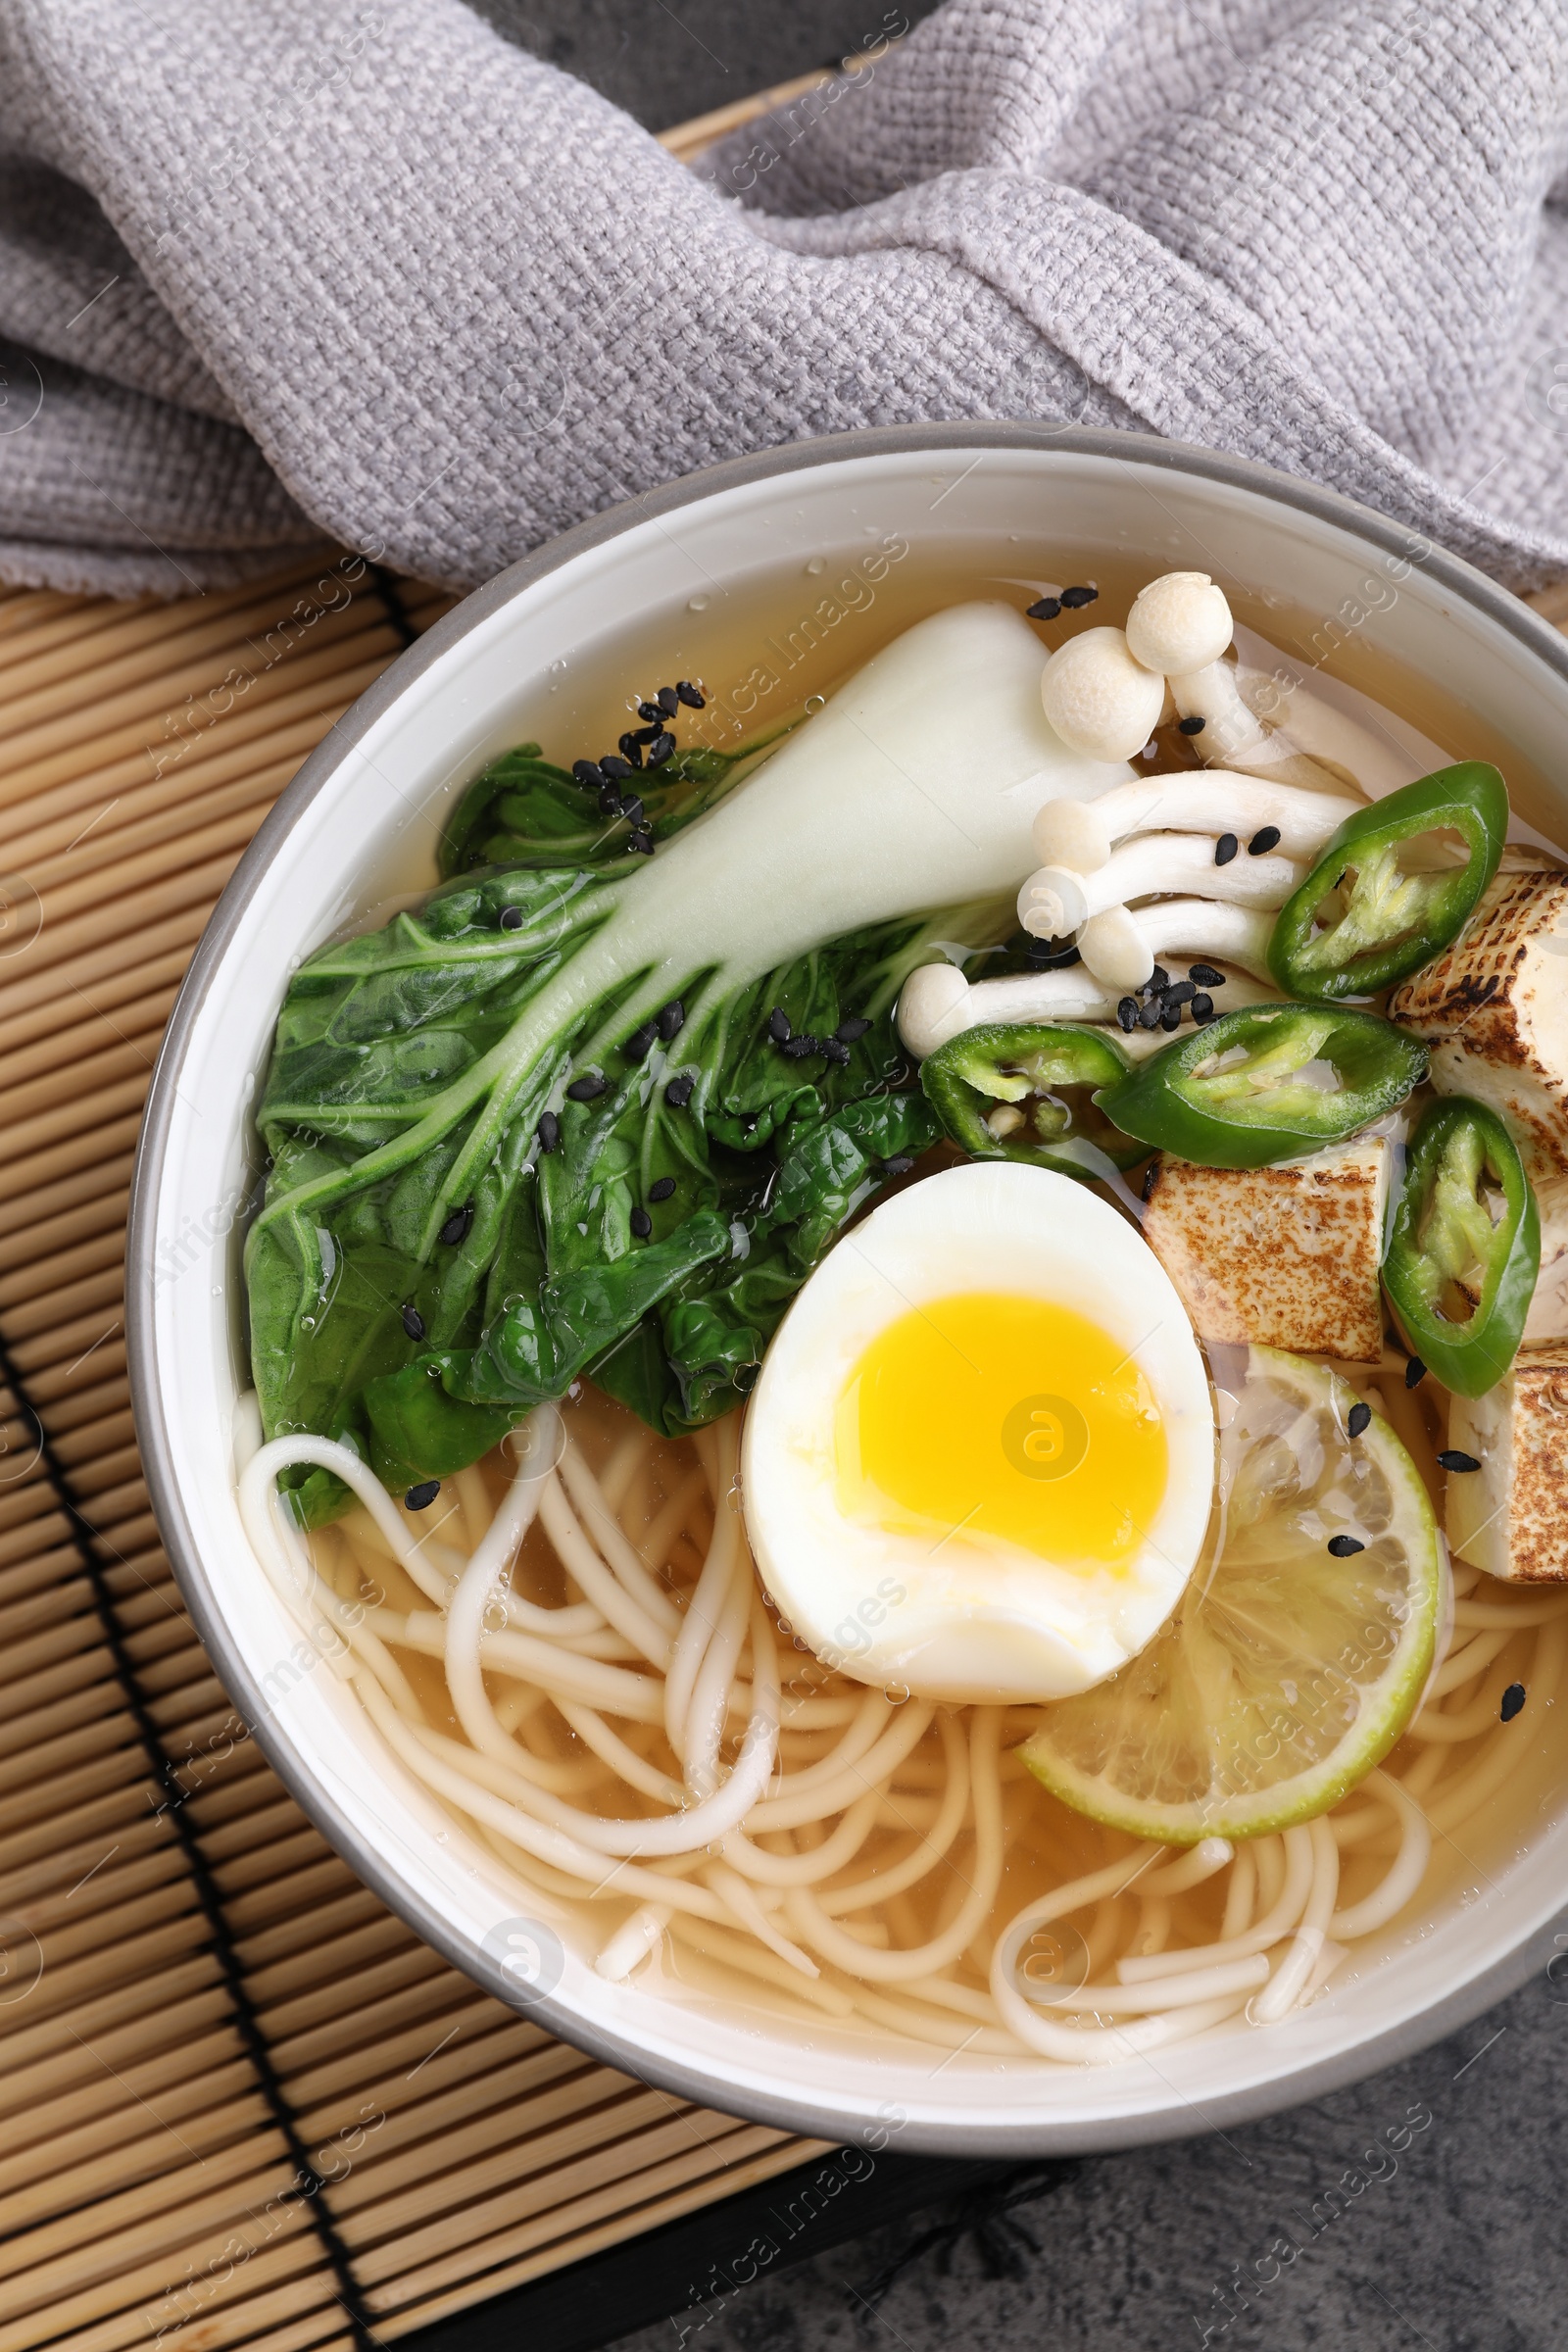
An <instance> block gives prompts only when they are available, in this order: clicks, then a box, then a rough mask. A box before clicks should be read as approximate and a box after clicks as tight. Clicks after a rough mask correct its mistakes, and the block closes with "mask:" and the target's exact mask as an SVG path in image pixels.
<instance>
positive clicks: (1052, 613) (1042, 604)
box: [1029, 596, 1061, 620]
mask: <svg viewBox="0 0 1568 2352" xmlns="http://www.w3.org/2000/svg"><path fill="white" fill-rule="evenodd" d="M1060 611H1061V599H1060V597H1059V596H1043V597H1042V598H1041V599H1040V601H1039V603H1038V604H1034V605H1031V606H1030V607H1029V618H1030V619H1031V620H1054V619H1055V617H1056V615H1057V613H1059V612H1060Z"/></svg>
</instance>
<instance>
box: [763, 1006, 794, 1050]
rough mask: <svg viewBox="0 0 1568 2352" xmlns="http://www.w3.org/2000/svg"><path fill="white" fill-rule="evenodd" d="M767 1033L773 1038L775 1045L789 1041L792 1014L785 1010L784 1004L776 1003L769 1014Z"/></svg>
mask: <svg viewBox="0 0 1568 2352" xmlns="http://www.w3.org/2000/svg"><path fill="white" fill-rule="evenodd" d="M767 1034H768V1036H769V1037H770V1038H771V1039H772V1040H773V1043H774V1045H775V1046H782V1045H784V1044H786V1043H787V1042H788V1039H789V1035H790V1016H789V1014H788V1013H787V1012H786V1011H785V1009H784V1007H783V1005H774V1007H773V1009H772V1011H771V1012H770V1013H769V1014H768V1016H767Z"/></svg>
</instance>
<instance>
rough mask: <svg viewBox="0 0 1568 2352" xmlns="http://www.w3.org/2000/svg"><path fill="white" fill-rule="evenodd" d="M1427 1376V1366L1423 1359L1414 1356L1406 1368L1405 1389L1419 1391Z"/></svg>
mask: <svg viewBox="0 0 1568 2352" xmlns="http://www.w3.org/2000/svg"><path fill="white" fill-rule="evenodd" d="M1426 1376H1427V1368H1426V1366H1425V1364H1424V1363H1423V1362H1422V1361H1421V1358H1420V1357H1419V1356H1418V1355H1412V1356H1411V1358H1410V1360H1409V1362H1408V1363H1407V1364H1406V1365H1405V1367H1404V1385H1405V1387H1406V1388H1407V1389H1418V1388H1419V1387H1420V1386H1421V1383H1422V1382H1423V1381H1424V1380H1425V1378H1426Z"/></svg>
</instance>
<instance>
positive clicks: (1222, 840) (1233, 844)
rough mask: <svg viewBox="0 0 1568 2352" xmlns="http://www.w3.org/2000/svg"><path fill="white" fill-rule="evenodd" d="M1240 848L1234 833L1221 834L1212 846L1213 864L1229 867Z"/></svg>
mask: <svg viewBox="0 0 1568 2352" xmlns="http://www.w3.org/2000/svg"><path fill="white" fill-rule="evenodd" d="M1241 846H1242V845H1241V843H1240V842H1239V841H1238V840H1237V838H1236V836H1235V834H1234V833H1222V834H1221V835H1220V837H1219V839H1218V841H1216V842H1215V844H1214V863H1215V864H1216V865H1229V863H1230V861H1231V859H1232V858H1234V857H1235V855H1236V853H1237V851H1238V850H1239V849H1240V848H1241Z"/></svg>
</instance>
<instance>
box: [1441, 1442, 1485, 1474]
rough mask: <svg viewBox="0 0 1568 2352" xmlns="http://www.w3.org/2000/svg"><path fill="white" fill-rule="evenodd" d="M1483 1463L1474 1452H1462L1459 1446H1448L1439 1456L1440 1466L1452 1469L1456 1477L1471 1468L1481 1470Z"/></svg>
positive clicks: (1443, 1468)
mask: <svg viewBox="0 0 1568 2352" xmlns="http://www.w3.org/2000/svg"><path fill="white" fill-rule="evenodd" d="M1480 1467H1481V1464H1480V1463H1479V1462H1478V1461H1477V1460H1476V1457H1475V1455H1474V1454H1473V1453H1465V1452H1462V1451H1461V1450H1460V1448H1459V1447H1458V1446H1445V1447H1444V1449H1443V1451H1442V1452H1441V1453H1440V1454H1439V1456H1438V1468H1439V1469H1440V1470H1451V1471H1452V1472H1453V1474H1454V1476H1455V1477H1459V1476H1460V1475H1462V1474H1464V1473H1466V1472H1468V1471H1471V1470H1479V1469H1480Z"/></svg>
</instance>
